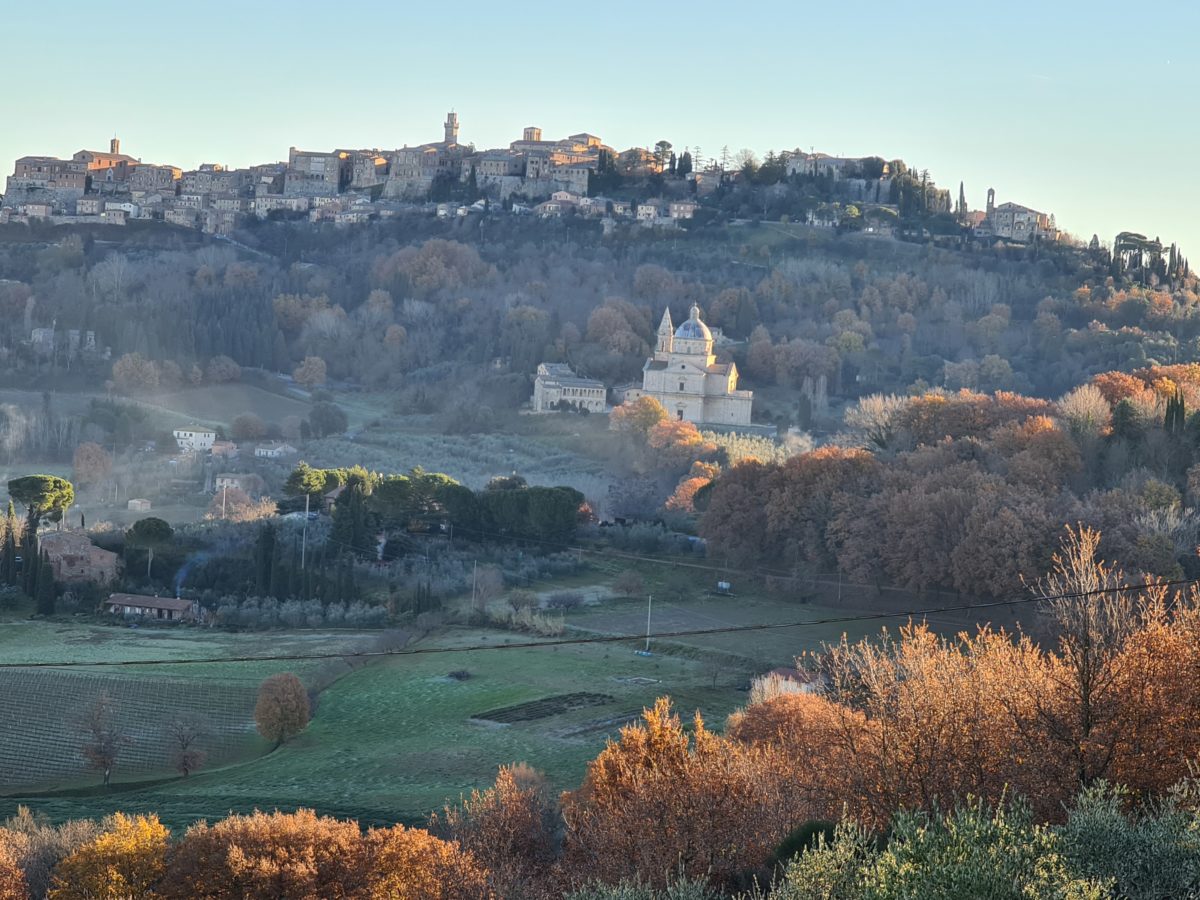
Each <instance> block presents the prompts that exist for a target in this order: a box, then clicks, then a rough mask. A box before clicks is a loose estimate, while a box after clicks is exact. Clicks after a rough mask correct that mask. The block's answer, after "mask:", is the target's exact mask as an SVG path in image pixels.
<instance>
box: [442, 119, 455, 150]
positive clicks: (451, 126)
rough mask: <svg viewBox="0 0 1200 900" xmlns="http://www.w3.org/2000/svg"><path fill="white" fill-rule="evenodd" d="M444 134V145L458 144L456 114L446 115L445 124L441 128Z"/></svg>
mask: <svg viewBox="0 0 1200 900" xmlns="http://www.w3.org/2000/svg"><path fill="white" fill-rule="evenodd" d="M443 128H445V132H446V143H447V144H457V143H458V113H456V112H454V111H451V112H448V113H446V123H445V125H444V126H443Z"/></svg>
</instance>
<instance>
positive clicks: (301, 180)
mask: <svg viewBox="0 0 1200 900" xmlns="http://www.w3.org/2000/svg"><path fill="white" fill-rule="evenodd" d="M351 175H352V163H351V161H350V154H349V153H348V152H346V151H345V150H335V151H333V152H332V153H313V152H309V151H306V150H297V149H296V148H295V147H291V148H289V149H288V166H287V171H286V172H285V173H284V176H283V192H284V193H285V194H289V195H291V196H301V195H303V196H306V197H318V196H325V197H328V196H332V195H334V194H338V193H340V192H341V191H344V190H345V189H346V187H347V186H348V185H349V184H350V179H351Z"/></svg>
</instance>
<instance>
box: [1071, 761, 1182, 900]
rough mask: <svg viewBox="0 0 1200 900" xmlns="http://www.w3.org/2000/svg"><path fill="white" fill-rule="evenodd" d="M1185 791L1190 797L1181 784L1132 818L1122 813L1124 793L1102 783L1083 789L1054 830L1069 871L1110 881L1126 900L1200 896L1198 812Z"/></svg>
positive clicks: (1117, 893) (1115, 893)
mask: <svg viewBox="0 0 1200 900" xmlns="http://www.w3.org/2000/svg"><path fill="white" fill-rule="evenodd" d="M1189 789H1190V790H1191V793H1192V794H1193V795H1194V793H1195V789H1194V783H1193V782H1190V781H1185V782H1184V783H1183V786H1182V787H1181V788H1180V789H1177V790H1176V792H1175V793H1174V794H1173V795H1172V796H1170V797H1168V798H1167V799H1166V800H1164V801H1161V802H1157V803H1152V804H1151V805H1149V806H1147V807H1145V808H1143V809H1141V810H1140V811H1138V812H1137V813H1135V814H1133V815H1127V814H1126V813H1125V806H1126V804H1127V803H1128V802H1129V799H1130V797H1129V792H1128V791H1127V790H1125V789H1123V788H1117V787H1110V786H1109V785H1106V784H1104V783H1103V782H1101V783H1098V784H1096V785H1093V786H1092V787H1089V788H1087V789H1085V790H1084V791H1083V792H1082V793H1081V794H1080V795H1079V797H1078V798H1077V799H1076V801H1075V804H1074V806H1073V807H1072V808H1071V813H1070V817H1069V818H1068V819H1067V822H1066V824H1065V825H1063V826H1062V827H1061V828H1059V830H1058V834H1059V836H1060V838H1061V839H1062V848H1063V855H1064V856H1065V857H1066V858H1067V860H1068V862H1069V863H1070V864H1071V868H1072V870H1073V871H1075V872H1078V873H1080V874H1081V875H1084V876H1087V877H1089V878H1094V879H1099V880H1104V881H1108V880H1111V881H1112V882H1113V884H1114V888H1115V890H1114V895H1115V896H1118V897H1122V898H1125V900H1156V898H1160V897H1196V896H1200V811H1197V809H1196V808H1195V806H1194V805H1193V802H1189V798H1187V797H1186V796H1185V791H1187V790H1189ZM1194 800H1195V797H1194V796H1192V797H1191V798H1190V801H1194ZM1189 807H1190V808H1189Z"/></svg>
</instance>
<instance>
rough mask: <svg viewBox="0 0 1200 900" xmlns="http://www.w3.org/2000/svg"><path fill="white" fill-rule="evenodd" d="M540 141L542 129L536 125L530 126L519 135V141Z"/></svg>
mask: <svg viewBox="0 0 1200 900" xmlns="http://www.w3.org/2000/svg"><path fill="white" fill-rule="evenodd" d="M541 139H542V129H540V128H538V127H537V126H536V125H530V126H529V127H528V128H526V129H525V130H524V131H523V132H522V133H521V140H523V141H530V142H536V141H540V140H541Z"/></svg>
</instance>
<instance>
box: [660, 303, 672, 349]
mask: <svg viewBox="0 0 1200 900" xmlns="http://www.w3.org/2000/svg"><path fill="white" fill-rule="evenodd" d="M657 349H658V352H659V353H670V352H672V351H673V350H674V349H675V325H674V323H673V322H672V321H671V308H670V307H667V308H666V309H664V310H663V316H662V321H661V322H659V323H658V348H657Z"/></svg>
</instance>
